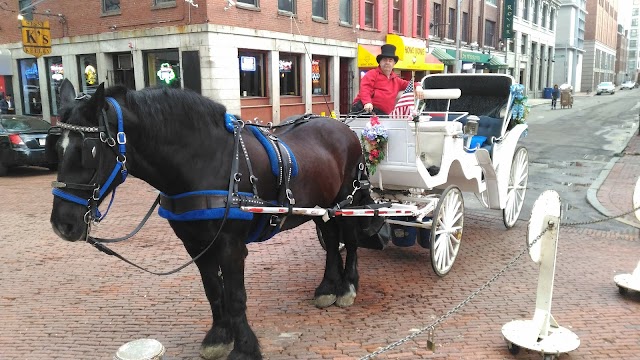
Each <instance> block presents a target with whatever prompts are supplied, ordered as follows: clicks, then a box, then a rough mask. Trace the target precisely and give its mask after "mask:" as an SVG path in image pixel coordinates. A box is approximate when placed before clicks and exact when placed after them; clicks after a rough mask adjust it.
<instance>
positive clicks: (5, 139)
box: [0, 115, 58, 176]
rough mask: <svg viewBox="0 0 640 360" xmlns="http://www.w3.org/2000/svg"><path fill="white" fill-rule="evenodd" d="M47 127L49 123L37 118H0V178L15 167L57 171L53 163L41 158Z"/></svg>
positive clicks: (9, 116)
mask: <svg viewBox="0 0 640 360" xmlns="http://www.w3.org/2000/svg"><path fill="white" fill-rule="evenodd" d="M50 128H51V124H49V123H48V122H46V121H44V120H42V119H41V118H38V117H33V116H24V115H0V176H3V175H5V174H6V173H7V170H8V169H9V168H11V167H15V166H42V167H46V168H49V169H50V170H55V169H57V167H58V163H57V160H56V159H52V158H51V156H49V157H47V156H46V155H45V145H46V142H47V134H48V133H49V129H50Z"/></svg>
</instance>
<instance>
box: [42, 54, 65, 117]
mask: <svg viewBox="0 0 640 360" xmlns="http://www.w3.org/2000/svg"><path fill="white" fill-rule="evenodd" d="M45 65H46V66H47V69H48V71H49V76H48V77H47V85H49V89H48V90H49V110H50V112H51V115H53V116H57V115H58V108H59V107H60V83H62V80H64V68H63V67H62V57H60V56H52V57H48V58H45Z"/></svg>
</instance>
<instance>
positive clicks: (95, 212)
mask: <svg viewBox="0 0 640 360" xmlns="http://www.w3.org/2000/svg"><path fill="white" fill-rule="evenodd" d="M87 97H88V96H87V95H84V96H81V97H78V98H76V100H82V99H86V98H87ZM105 99H106V100H107V102H108V103H110V104H111V106H113V108H114V109H115V111H116V115H117V119H118V133H117V134H116V137H115V139H114V138H113V137H112V136H111V133H110V132H109V124H108V120H107V114H106V111H105V110H104V109H103V110H102V117H101V118H100V121H99V122H100V123H99V126H98V127H87V126H78V125H71V124H67V123H63V122H58V124H57V126H59V127H60V128H61V129H67V130H71V131H75V132H79V133H80V134H82V135H83V137H84V134H85V133H99V137H100V141H101V142H102V143H105V144H107V145H108V146H109V147H110V148H111V149H112V150H113V151H114V153H115V155H116V164H115V166H114V168H113V170H112V171H111V174H110V175H109V177H108V178H107V180H106V181H105V182H104V184H102V186H100V185H99V184H95V183H94V184H74V183H68V182H59V181H54V182H52V184H51V186H52V187H53V189H52V190H51V193H52V194H53V195H54V196H57V197H60V198H62V199H64V200H67V201H70V202H72V203H76V204H78V205H83V206H86V207H87V208H88V211H87V213H86V214H85V219H84V221H85V223H87V224H90V223H91V222H92V221H95V222H99V221H101V220H102V219H104V217H105V216H106V215H107V213H108V212H109V209H110V208H111V204H112V203H113V198H114V195H115V189H114V191H113V193H112V196H111V200H110V201H109V206H108V207H107V211H106V212H105V213H104V215H103V214H101V213H100V210H99V209H98V202H99V201H100V200H102V198H103V197H104V195H105V193H106V192H107V190H108V189H109V187H110V186H111V184H112V183H113V181H114V180H115V179H116V176H118V174H120V176H121V179H122V181H121V182H120V183H123V182H124V181H125V179H126V178H127V174H128V171H127V167H126V162H127V158H126V143H127V136H126V135H125V133H124V124H123V118H122V109H121V108H120V104H118V102H117V101H116V100H115V99H114V98H112V97H107V98H105ZM116 145H117V150H116ZM96 151H97V149H96ZM100 159H101V158H100ZM98 169H99V167H98ZM97 174H98V170H96V172H95V173H94V175H93V177H92V178H95V177H96V175H97ZM63 188H67V189H75V190H83V191H92V195H91V197H89V198H88V199H85V198H81V197H79V196H76V195H73V194H71V193H69V192H66V191H64V190H62V189H63Z"/></svg>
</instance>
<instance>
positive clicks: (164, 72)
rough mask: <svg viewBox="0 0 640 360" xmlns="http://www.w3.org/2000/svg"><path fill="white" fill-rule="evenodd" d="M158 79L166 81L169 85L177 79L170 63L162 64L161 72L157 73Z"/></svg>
mask: <svg viewBox="0 0 640 360" xmlns="http://www.w3.org/2000/svg"><path fill="white" fill-rule="evenodd" d="M156 75H158V78H159V79H160V80H162V81H164V82H165V83H166V84H167V85H169V84H171V82H172V81H173V80H174V79H175V78H176V73H175V72H174V71H173V67H171V64H169V63H162V64H161V65H160V70H158V72H157V73H156Z"/></svg>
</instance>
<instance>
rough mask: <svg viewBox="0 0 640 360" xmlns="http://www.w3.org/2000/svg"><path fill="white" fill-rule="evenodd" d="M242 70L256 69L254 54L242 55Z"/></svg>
mask: <svg viewBox="0 0 640 360" xmlns="http://www.w3.org/2000/svg"><path fill="white" fill-rule="evenodd" d="M240 70H242V71H256V58H255V57H253V56H240Z"/></svg>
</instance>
